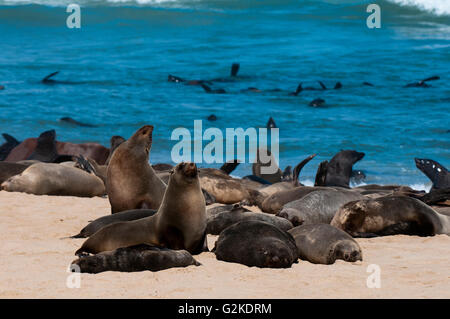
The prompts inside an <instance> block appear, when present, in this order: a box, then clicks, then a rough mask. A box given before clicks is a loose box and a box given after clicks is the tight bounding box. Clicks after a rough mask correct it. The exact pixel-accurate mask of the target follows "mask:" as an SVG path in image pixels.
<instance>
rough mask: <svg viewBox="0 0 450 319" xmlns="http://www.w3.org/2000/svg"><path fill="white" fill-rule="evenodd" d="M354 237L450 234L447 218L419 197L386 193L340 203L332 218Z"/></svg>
mask: <svg viewBox="0 0 450 319" xmlns="http://www.w3.org/2000/svg"><path fill="white" fill-rule="evenodd" d="M331 225H333V226H335V227H337V228H340V229H342V230H344V231H346V232H347V233H349V234H350V235H351V236H353V237H374V236H388V235H397V234H404V235H418V236H433V235H436V234H447V235H449V234H450V220H449V217H448V216H445V215H441V214H439V213H437V212H436V211H434V210H433V209H432V208H431V207H430V206H428V205H426V204H424V203H422V202H421V201H420V200H418V199H415V198H411V197H406V196H386V197H380V198H377V199H367V200H359V201H354V202H350V203H347V204H345V205H344V206H342V207H341V208H340V209H339V210H338V211H337V213H336V215H335V216H334V218H333V220H332V221H331Z"/></svg>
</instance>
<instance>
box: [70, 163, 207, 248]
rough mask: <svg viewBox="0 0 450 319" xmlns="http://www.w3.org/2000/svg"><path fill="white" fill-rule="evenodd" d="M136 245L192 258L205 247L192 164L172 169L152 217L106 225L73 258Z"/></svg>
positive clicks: (203, 213)
mask: <svg viewBox="0 0 450 319" xmlns="http://www.w3.org/2000/svg"><path fill="white" fill-rule="evenodd" d="M113 159H114V156H113ZM139 244H147V245H151V246H160V247H166V248H170V249H186V250H187V251H189V252H190V253H192V254H198V253H200V252H201V251H202V250H204V249H205V248H206V247H207V246H206V205H205V198H204V197H203V194H202V191H201V189H200V183H199V180H198V172H197V166H196V165H195V164H194V163H180V164H178V165H177V166H176V167H175V168H174V170H173V173H172V175H171V176H170V180H169V185H168V187H167V190H166V193H165V194H164V198H163V201H162V203H161V206H160V208H159V210H158V212H157V213H156V214H155V215H153V216H150V217H146V218H142V219H138V220H134V221H127V222H118V223H114V224H110V225H107V226H105V227H103V228H101V229H100V230H99V231H97V232H96V233H95V234H93V235H92V236H91V237H89V239H87V240H86V241H85V242H84V243H83V245H82V247H81V248H80V249H78V250H77V252H76V253H75V254H76V255H79V254H82V253H93V254H96V253H99V252H102V251H107V250H114V249H117V248H121V247H129V246H134V245H139Z"/></svg>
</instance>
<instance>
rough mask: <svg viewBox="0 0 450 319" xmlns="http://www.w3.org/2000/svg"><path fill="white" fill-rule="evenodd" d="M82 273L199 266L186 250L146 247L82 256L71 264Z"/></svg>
mask: <svg viewBox="0 0 450 319" xmlns="http://www.w3.org/2000/svg"><path fill="white" fill-rule="evenodd" d="M72 265H76V266H78V267H79V269H80V272H82V273H91V274H97V273H100V272H103V271H123V272H133V271H144V270H150V271H159V270H163V269H169V268H174V267H187V266H191V265H194V266H200V263H199V262H197V261H196V260H195V259H194V257H192V255H191V254H190V253H188V252H187V251H186V250H171V249H164V248H162V249H161V248H158V247H152V246H148V245H137V246H133V247H126V248H118V249H116V250H113V251H106V252H102V253H99V254H96V255H93V256H83V257H80V258H79V259H77V260H75V261H73V262H72Z"/></svg>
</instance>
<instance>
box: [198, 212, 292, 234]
mask: <svg viewBox="0 0 450 319" xmlns="http://www.w3.org/2000/svg"><path fill="white" fill-rule="evenodd" d="M209 213H210V212H209ZM248 220H260V221H263V222H267V223H269V224H272V225H274V226H276V227H278V228H279V229H281V230H285V231H286V230H288V229H291V228H292V227H294V226H293V225H292V223H291V222H290V221H288V220H287V219H284V218H281V217H277V216H273V215H269V214H265V213H254V212H251V211H249V210H248V209H246V208H244V207H242V206H240V205H233V207H232V208H231V209H230V210H224V211H221V212H219V213H215V214H208V217H207V219H206V232H207V233H208V234H212V235H219V234H220V233H221V232H222V231H223V230H224V229H226V228H227V227H229V226H231V225H233V224H235V223H237V222H240V221H248Z"/></svg>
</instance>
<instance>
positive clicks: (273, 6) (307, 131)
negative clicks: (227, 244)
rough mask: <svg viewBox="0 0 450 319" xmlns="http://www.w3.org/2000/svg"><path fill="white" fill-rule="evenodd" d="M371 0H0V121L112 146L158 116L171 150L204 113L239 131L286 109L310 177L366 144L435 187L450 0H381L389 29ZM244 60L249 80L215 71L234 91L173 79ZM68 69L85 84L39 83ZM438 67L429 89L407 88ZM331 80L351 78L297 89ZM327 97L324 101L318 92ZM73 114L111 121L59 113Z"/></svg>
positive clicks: (443, 128)
mask: <svg viewBox="0 0 450 319" xmlns="http://www.w3.org/2000/svg"><path fill="white" fill-rule="evenodd" d="M371 2H375V1H345V0H343V1H331V0H330V1H317V0H315V1H299V0H297V1H292V0H258V1H256V0H254V1H248V0H239V1H233V0H172V1H157V0H154V1H151V0H150V1H146V0H136V1H120V0H110V1H108V0H83V1H81V0H80V1H77V0H71V1H63V0H50V1H44V0H42V1H25V0H24V1H21V0H17V1H16V0H0V85H3V86H4V87H5V89H4V90H2V91H0V132H6V133H9V134H11V135H13V136H15V137H16V138H17V139H19V140H23V139H25V138H28V137H36V136H38V135H39V134H40V133H41V132H42V131H44V130H48V129H55V130H56V133H57V139H58V140H60V141H70V142H87V141H90V142H99V143H102V144H104V145H106V146H108V145H109V139H110V137H111V136H112V135H122V136H124V137H126V138H128V137H129V136H130V135H131V134H132V133H133V132H134V131H136V130H137V129H138V128H139V127H141V126H142V125H144V124H152V125H154V127H155V130H154V139H153V146H152V150H151V158H150V159H151V162H153V163H158V162H170V161H171V157H170V153H171V149H172V147H173V146H174V145H175V144H176V142H177V141H172V140H170V137H171V133H172V131H173V130H174V129H175V128H177V127H186V128H188V129H190V130H192V129H193V124H194V120H199V119H203V128H204V129H206V128H208V127H218V128H219V129H221V130H223V131H225V128H238V127H242V128H244V129H245V128H249V127H264V126H265V125H266V123H267V120H268V119H269V117H273V119H274V120H275V122H276V125H277V126H278V127H279V135H280V166H281V167H282V168H284V167H285V166H287V165H295V164H296V163H298V162H299V161H301V160H302V159H303V158H305V157H306V156H308V155H310V154H313V153H316V154H317V156H316V158H314V159H313V160H312V161H311V162H310V163H309V164H308V165H307V166H306V167H305V168H304V170H303V171H302V174H301V181H302V182H304V183H305V182H306V183H307V184H308V183H312V182H313V180H314V175H315V172H316V170H317V166H318V164H319V163H320V162H321V161H323V160H325V159H330V158H331V157H332V156H333V155H334V154H335V153H337V152H338V151H340V150H341V149H355V150H357V151H361V152H364V153H365V154H366V156H365V157H364V158H363V159H362V160H361V161H360V162H358V163H357V164H356V165H355V167H354V168H355V169H360V170H363V171H364V172H365V173H366V175H367V178H366V181H365V182H366V183H381V184H389V183H398V184H408V185H411V186H413V187H415V188H417V189H426V188H428V187H429V185H430V182H429V180H428V179H427V178H426V177H425V176H424V175H423V174H422V173H421V172H420V171H419V170H418V169H417V168H416V167H415V164H414V157H420V158H430V159H434V160H436V161H438V162H440V163H441V164H443V165H444V166H447V167H449V166H450V132H449V130H450V125H449V124H450V115H449V106H450V72H449V70H450V1H448V0H440V1H438V0H435V1H433V0H429V1H426V0H397V1H394V0H392V1H387V0H382V1H376V3H377V4H378V5H379V6H380V8H381V28H380V29H369V28H368V27H367V26H366V19H367V17H368V16H369V14H370V13H367V12H366V8H367V5H368V4H369V3H371ZM69 3H78V4H80V6H81V28H80V29H69V28H67V26H66V19H67V17H68V16H69V13H67V12H66V7H67V5H68V4H69ZM234 62H237V63H240V66H241V67H240V71H239V74H238V77H237V78H236V79H235V81H230V82H216V83H213V85H212V87H213V88H214V89H217V88H223V89H225V90H226V91H227V94H207V93H205V92H204V90H203V89H202V88H201V87H200V86H188V85H183V84H180V83H171V82H168V81H167V76H168V74H173V75H177V76H179V77H182V78H185V79H214V78H219V77H227V76H228V75H229V73H230V66H231V64H232V63H234ZM58 70H59V71H60V73H59V74H58V75H57V76H56V77H55V79H58V80H61V81H66V82H70V83H66V84H57V85H44V84H42V83H41V82H40V80H41V79H42V78H43V77H44V76H46V75H47V74H49V73H52V72H54V71H58ZM434 75H438V76H440V80H438V81H433V82H429V84H430V85H431V87H429V88H404V87H403V86H404V85H405V84H407V83H411V82H416V81H419V80H421V79H424V78H427V77H430V76H434ZM318 80H320V81H322V82H323V83H324V84H325V85H326V86H327V87H329V88H333V86H334V85H335V83H336V82H337V81H339V82H341V83H342V84H343V88H342V89H340V90H333V89H331V90H326V91H303V92H301V93H300V94H299V95H298V96H289V95H288V93H289V92H292V91H295V89H296V87H297V85H298V83H299V82H303V85H304V86H305V87H307V86H310V87H319V85H318V83H317V81H318ZM363 82H370V83H372V84H373V85H374V86H373V87H372V86H364V85H362V83H363ZM248 87H256V88H259V89H260V90H262V92H261V93H255V92H241V90H242V89H245V88H248ZM275 89H281V91H277V90H275ZM316 98H322V99H324V100H325V101H326V103H325V105H324V106H323V107H319V108H314V107H310V106H308V103H309V102H310V101H312V100H313V99H316ZM210 114H215V115H216V116H217V121H214V122H209V121H207V120H206V118H207V117H208V116H209V115H210ZM66 116H68V117H72V118H74V119H76V120H78V121H81V122H86V123H90V124H95V125H97V127H95V128H89V127H77V126H71V125H68V124H63V123H61V122H59V119H60V118H61V117H66ZM200 166H206V165H200ZM210 166H213V167H218V166H220V165H219V164H215V165H210ZM233 174H234V175H236V176H244V175H248V174H251V166H250V165H249V164H243V165H241V166H240V167H238V169H237V170H236V171H235V172H233Z"/></svg>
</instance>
